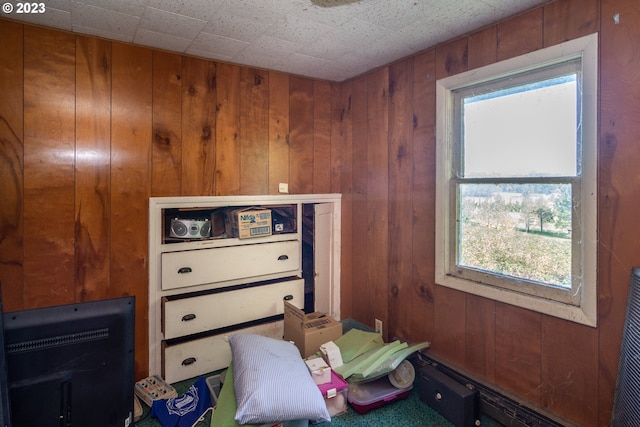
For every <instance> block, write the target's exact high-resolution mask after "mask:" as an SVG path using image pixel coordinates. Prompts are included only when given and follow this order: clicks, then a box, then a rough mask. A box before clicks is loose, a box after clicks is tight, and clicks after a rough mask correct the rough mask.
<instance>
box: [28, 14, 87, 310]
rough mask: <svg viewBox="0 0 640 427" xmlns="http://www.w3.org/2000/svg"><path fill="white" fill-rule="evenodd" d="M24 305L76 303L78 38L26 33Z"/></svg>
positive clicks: (30, 30)
mask: <svg viewBox="0 0 640 427" xmlns="http://www.w3.org/2000/svg"><path fill="white" fill-rule="evenodd" d="M24 50H25V52H24V129H25V130H24V200H23V209H24V304H25V306H26V307H42V306H49V305H54V304H65V303H72V302H74V300H75V280H74V279H75V274H74V273H75V255H74V252H75V241H74V217H75V203H74V200H75V194H74V166H75V165H74V162H75V109H76V103H75V72H76V70H75V55H76V52H75V50H76V44H75V37H74V36H73V35H71V34H67V33H61V32H58V31H54V30H48V29H44V28H36V27H25V30H24Z"/></svg>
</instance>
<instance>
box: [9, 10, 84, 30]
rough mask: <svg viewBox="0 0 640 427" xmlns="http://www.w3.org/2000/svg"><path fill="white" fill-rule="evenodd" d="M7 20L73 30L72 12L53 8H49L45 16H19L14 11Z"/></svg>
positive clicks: (34, 14) (26, 14)
mask: <svg viewBox="0 0 640 427" xmlns="http://www.w3.org/2000/svg"><path fill="white" fill-rule="evenodd" d="M7 18H11V19H20V21H22V22H29V23H31V24H36V25H43V26H48V27H53V28H59V29H61V30H67V31H71V30H72V28H73V27H72V25H71V12H69V11H67V10H61V9H55V8H53V7H47V9H46V13H44V14H36V13H25V14H22V15H20V16H18V15H17V14H16V13H15V11H14V12H12V13H11V14H9V15H7Z"/></svg>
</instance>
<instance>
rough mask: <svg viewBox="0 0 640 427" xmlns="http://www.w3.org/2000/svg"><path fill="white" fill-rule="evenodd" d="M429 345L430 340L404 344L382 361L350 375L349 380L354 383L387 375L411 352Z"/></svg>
mask: <svg viewBox="0 0 640 427" xmlns="http://www.w3.org/2000/svg"><path fill="white" fill-rule="evenodd" d="M427 347H429V342H427V341H425V342H421V343H418V344H414V345H412V346H404V348H399V349H396V351H394V352H391V353H390V354H389V355H388V357H387V358H385V359H384V360H383V361H381V362H380V363H378V364H375V365H372V366H371V367H370V368H367V369H365V370H363V371H358V372H354V374H353V375H351V376H350V377H349V381H350V382H352V383H357V382H364V381H370V380H374V379H377V378H380V377H381V376H384V375H387V374H389V373H390V372H392V371H393V370H394V369H396V368H397V367H398V366H399V365H400V363H402V361H403V360H405V359H406V358H407V357H409V356H410V355H411V354H413V353H415V352H416V351H420V350H422V349H424V348H427Z"/></svg>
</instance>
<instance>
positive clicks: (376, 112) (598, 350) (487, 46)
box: [334, 0, 640, 426]
mask: <svg viewBox="0 0 640 427" xmlns="http://www.w3.org/2000/svg"><path fill="white" fill-rule="evenodd" d="M616 14H619V23H616V22H615V21H614V19H613V17H614V15H616ZM638 22H640V7H638V5H637V2H635V1H633V0H625V1H619V0H615V1H614V0H559V1H556V2H553V3H550V4H547V5H545V6H544V7H540V8H536V9H534V10H531V11H529V12H527V13H523V14H521V15H518V16H514V17H512V18H510V19H508V20H505V21H503V22H500V23H497V24H495V25H492V26H489V27H487V28H484V29H481V30H478V31H476V32H473V33H470V34H469V35H467V36H465V37H461V38H458V39H455V40H452V41H450V42H447V43H444V44H442V45H439V46H436V47H434V48H432V49H429V50H427V51H424V52H422V53H420V54H419V55H416V56H414V57H411V58H407V59H405V60H402V61H398V62H396V63H393V64H390V65H389V66H387V67H384V68H381V69H378V70H375V71H373V72H370V73H368V74H366V75H364V76H360V77H357V78H355V79H352V80H350V81H348V82H345V83H344V84H343V85H342V86H341V94H340V95H339V96H338V97H337V101H336V103H337V104H341V106H336V107H334V108H337V109H339V111H340V114H337V113H336V117H339V119H340V123H339V124H336V127H338V128H339V130H340V132H338V133H337V134H338V135H339V137H340V138H342V139H341V141H342V142H341V144H343V147H344V150H345V151H348V153H343V155H342V162H343V163H342V170H343V185H342V190H343V192H344V195H343V197H344V200H346V201H347V202H348V204H349V205H350V211H349V214H348V219H347V220H345V221H344V222H343V226H344V227H345V229H344V232H343V243H344V242H348V245H350V246H349V247H346V246H343V251H346V252H347V254H346V255H345V258H343V265H344V264H347V263H348V264H349V265H348V267H347V268H346V269H343V270H344V271H343V272H344V276H343V281H342V283H343V292H342V296H343V313H344V314H345V315H347V316H352V317H354V318H356V319H357V320H359V321H361V322H363V323H365V324H368V325H370V326H373V321H374V318H379V319H381V320H383V321H384V322H385V325H387V326H386V327H387V331H386V337H387V338H388V339H391V338H393V337H396V336H397V337H403V338H407V339H411V340H414V341H417V340H428V341H430V342H431V349H430V351H431V352H432V353H433V354H434V355H435V356H437V357H438V358H441V359H445V360H446V361H448V362H449V363H450V364H452V365H454V366H458V367H460V368H462V369H464V370H466V371H468V372H471V373H472V374H474V375H475V376H478V377H481V378H483V379H485V380H486V381H488V382H490V383H493V384H496V385H498V386H499V387H501V388H502V389H504V390H506V391H508V392H510V393H515V394H516V395H518V396H520V397H521V398H524V399H526V400H528V401H530V402H532V403H534V404H535V405H537V406H539V407H542V408H544V409H546V410H548V411H551V412H553V413H555V414H557V415H559V416H561V417H564V418H565V419H568V420H570V421H572V422H574V423H577V424H579V425H584V426H606V425H608V424H609V420H610V416H611V406H612V402H613V397H614V389H615V379H616V375H617V365H618V357H619V349H620V339H621V331H622V324H623V321H624V314H625V308H626V297H627V290H628V284H629V273H630V270H631V267H632V266H633V265H640V229H639V228H638V227H637V226H636V224H635V221H634V216H636V215H637V212H638V210H639V209H640V170H639V169H638V165H639V164H640V143H639V142H638V138H639V137H640V119H638V115H637V111H639V110H640V84H639V82H640V71H638V70H640V59H638V55H637V54H635V53H634V46H637V45H638V43H639V42H640V25H638ZM594 32H599V34H600V52H601V64H600V104H601V107H600V110H599V111H600V114H599V116H600V118H599V120H600V143H599V144H600V148H599V156H600V158H599V220H598V224H599V225H598V226H599V242H600V244H599V255H598V295H599V310H598V313H599V317H598V327H597V328H591V327H586V326H581V325H578V324H575V323H571V322H567V321H564V320H560V319H557V318H554V317H549V316H546V315H542V314H539V313H536V312H532V311H528V310H525V309H522V308H518V307H514V306H510V305H506V304H503V303H499V302H495V301H492V300H487V299H484V298H480V297H477V296H474V295H469V294H465V293H463V292H459V291H456V290H452V289H449V288H445V287H442V286H438V285H437V284H435V283H434V241H433V240H434V215H435V163H434V162H435V159H434V157H435V156H434V152H435V127H434V122H435V81H436V80H437V79H439V78H442V77H446V76H449V75H452V74H456V73H459V72H463V71H467V70H470V69H474V68H477V67H480V66H483V65H486V64H491V63H494V62H496V61H499V60H502V59H507V58H511V57H514V56H517V55H521V54H524V53H527V52H531V51H534V50H536V49H540V48H543V47H546V46H551V45H554V44H557V43H560V42H563V41H566V40H569V39H573V38H576V37H580V36H583V35H587V34H591V33H594ZM349 162H350V165H348V164H347V163H349ZM346 257H349V258H348V259H347V258H346ZM346 284H350V286H345V285H346Z"/></svg>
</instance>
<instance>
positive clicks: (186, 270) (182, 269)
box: [178, 267, 193, 274]
mask: <svg viewBox="0 0 640 427" xmlns="http://www.w3.org/2000/svg"><path fill="white" fill-rule="evenodd" d="M192 271H193V270H191V267H182V268H181V269H179V270H178V274H185V273H191V272H192Z"/></svg>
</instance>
